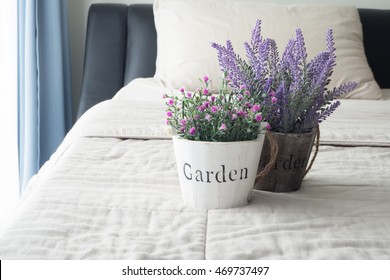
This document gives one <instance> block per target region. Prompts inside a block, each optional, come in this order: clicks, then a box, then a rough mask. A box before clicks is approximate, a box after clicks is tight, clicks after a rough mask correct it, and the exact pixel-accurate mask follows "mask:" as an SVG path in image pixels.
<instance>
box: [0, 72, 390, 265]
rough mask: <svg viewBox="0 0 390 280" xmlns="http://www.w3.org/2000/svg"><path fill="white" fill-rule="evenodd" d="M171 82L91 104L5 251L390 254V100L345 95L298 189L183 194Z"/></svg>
mask: <svg viewBox="0 0 390 280" xmlns="http://www.w3.org/2000/svg"><path fill="white" fill-rule="evenodd" d="M165 90H170V89H164V88H162V87H161V85H159V84H158V82H157V81H154V80H153V79H139V80H135V81H134V82H132V83H130V84H129V85H128V86H126V87H124V88H123V89H122V90H121V91H120V92H118V94H117V95H116V96H115V98H114V99H112V100H109V101H105V102H103V103H100V104H99V105H97V106H95V107H93V108H92V109H90V110H89V111H88V112H87V113H86V114H84V116H83V117H82V118H81V119H80V120H79V121H78V122H77V123H76V125H75V126H74V127H73V129H72V130H71V131H70V132H69V133H68V135H67V136H66V138H65V139H64V141H63V143H62V144H61V145H60V147H59V148H58V150H57V151H56V152H55V153H54V154H53V156H52V157H51V158H50V160H49V161H48V162H47V163H46V164H45V165H44V166H43V167H42V168H41V170H40V171H39V173H38V174H37V175H36V176H34V177H33V178H32V180H31V181H30V183H29V185H28V187H27V190H26V192H25V194H24V197H23V199H22V201H21V203H20V205H19V207H18V209H17V210H16V211H15V213H14V214H13V215H12V217H9V218H8V220H6V221H5V222H4V223H3V224H2V225H1V226H0V259H390V211H389V210H390V206H389V205H390V172H389V170H390V147H389V146H390V138H389V137H390V136H389V135H390V125H389V116H388V114H389V109H390V98H387V95H386V97H385V100H380V101H366V100H355V101H353V100H343V101H342V104H341V106H340V108H339V109H338V112H336V113H335V114H334V115H333V116H331V117H330V118H329V120H327V121H326V122H324V123H323V124H321V146H320V152H319V154H318V157H317V159H316V161H315V163H314V165H313V167H312V169H311V170H310V172H309V173H308V175H307V176H306V177H305V179H304V181H303V184H302V188H301V189H300V190H299V191H297V192H294V193H270V192H263V191H257V190H256V191H254V192H253V197H252V200H251V202H250V203H249V204H248V205H247V206H244V207H239V208H232V209H219V210H202V209H196V208H191V207H188V206H186V205H185V204H184V203H183V202H182V200H181V194H180V187H179V180H178V175H177V171H176V163H175V159H174V154H173V146H172V141H171V137H170V132H169V130H168V129H167V126H166V125H165V123H164V104H163V100H162V99H161V95H162V93H164V92H163V91H165Z"/></svg>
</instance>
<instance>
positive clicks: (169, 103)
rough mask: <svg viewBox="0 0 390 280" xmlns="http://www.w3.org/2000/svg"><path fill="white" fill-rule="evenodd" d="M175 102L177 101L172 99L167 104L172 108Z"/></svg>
mask: <svg viewBox="0 0 390 280" xmlns="http://www.w3.org/2000/svg"><path fill="white" fill-rule="evenodd" d="M174 102H175V101H174V100H173V99H172V98H171V99H169V100H168V102H167V104H168V105H170V106H172V105H173V103H174Z"/></svg>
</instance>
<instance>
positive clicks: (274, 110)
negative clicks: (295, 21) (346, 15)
mask: <svg viewBox="0 0 390 280" xmlns="http://www.w3.org/2000/svg"><path fill="white" fill-rule="evenodd" d="M212 47H213V48H215V49H216V50H217V54H218V61H219V65H220V67H221V70H222V71H225V72H227V73H228V78H229V79H230V85H231V86H232V87H233V89H239V88H240V86H242V85H246V86H247V88H248V90H249V91H250V94H251V95H252V96H253V98H255V100H256V101H257V102H259V103H261V104H264V106H265V108H264V110H265V111H267V112H266V114H265V115H266V116H267V117H266V118H265V120H266V121H267V122H268V124H269V127H270V128H271V130H272V131H277V132H283V133H304V132H308V131H310V130H311V129H313V128H314V127H316V126H317V125H318V124H319V123H321V122H322V121H324V120H325V119H326V118H327V117H329V116H330V115H331V114H332V113H333V112H334V111H335V109H336V108H337V107H338V106H339V105H340V102H339V101H338V100H337V99H338V98H339V97H340V96H342V95H343V94H346V93H348V92H351V91H352V90H354V89H355V88H356V86H357V84H356V83H355V82H348V83H345V84H342V85H340V86H338V87H335V88H333V89H330V90H329V89H328V86H329V83H330V77H331V75H332V73H333V68H334V67H335V66H336V55H335V51H336V48H335V44H334V36H333V30H332V29H329V30H328V31H327V33H326V49H325V50H324V51H322V52H320V53H319V54H317V55H316V56H315V57H314V58H313V59H312V60H310V61H307V51H306V46H305V40H304V36H303V32H302V30H301V29H297V30H296V33H295V38H291V39H290V40H289V42H288V44H287V46H286V48H285V49H284V52H283V54H282V56H281V57H280V56H279V52H278V48H277V45H276V43H275V41H274V40H272V39H269V38H265V39H264V38H263V37H262V35H261V21H260V20H257V21H256V24H255V27H254V29H253V31H252V36H251V41H250V43H248V42H245V43H244V48H245V52H246V58H247V61H245V60H243V59H241V58H240V57H239V56H238V55H237V54H236V53H235V52H234V50H233V46H232V44H231V41H227V42H226V47H224V46H221V45H218V44H216V43H213V44H212Z"/></svg>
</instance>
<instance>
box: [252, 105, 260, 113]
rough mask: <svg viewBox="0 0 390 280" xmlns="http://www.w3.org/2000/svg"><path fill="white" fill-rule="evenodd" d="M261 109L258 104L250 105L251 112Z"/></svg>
mask: <svg viewBox="0 0 390 280" xmlns="http://www.w3.org/2000/svg"><path fill="white" fill-rule="evenodd" d="M260 109H261V106H260V105H259V104H255V105H253V107H252V112H253V113H256V112H257V111H259V110H260Z"/></svg>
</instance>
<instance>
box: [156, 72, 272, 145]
mask: <svg viewBox="0 0 390 280" xmlns="http://www.w3.org/2000/svg"><path fill="white" fill-rule="evenodd" d="M226 75H227V74H226V73H224V75H223V78H222V86H221V89H220V90H219V93H218V94H213V93H212V90H211V88H210V83H211V79H209V77H208V76H205V77H204V78H203V79H201V80H200V81H201V82H203V83H204V86H203V87H201V88H199V89H198V90H196V91H195V92H189V91H185V89H184V88H180V89H179V91H180V94H179V95H168V94H164V95H163V98H165V99H167V101H166V104H167V112H166V114H167V124H169V125H170V126H172V128H173V129H174V130H175V131H176V133H177V134H178V135H179V136H181V137H182V138H184V139H189V140H196V141H209V142H234V141H249V140H254V139H256V138H257V137H258V135H259V133H260V132H261V131H263V130H264V129H265V128H266V127H267V126H266V125H263V124H262V120H263V119H264V117H265V116H266V113H267V110H266V108H265V107H264V105H263V104H264V103H265V102H266V101H265V100H267V99H268V98H267V97H266V98H264V99H263V98H257V97H256V98H255V96H253V95H251V94H250V92H249V91H248V89H247V88H246V87H245V86H244V85H241V86H240V87H238V88H233V89H230V88H229V86H228V84H229V83H230V80H229V79H227V78H226ZM272 102H273V101H272V98H271V103H272Z"/></svg>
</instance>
